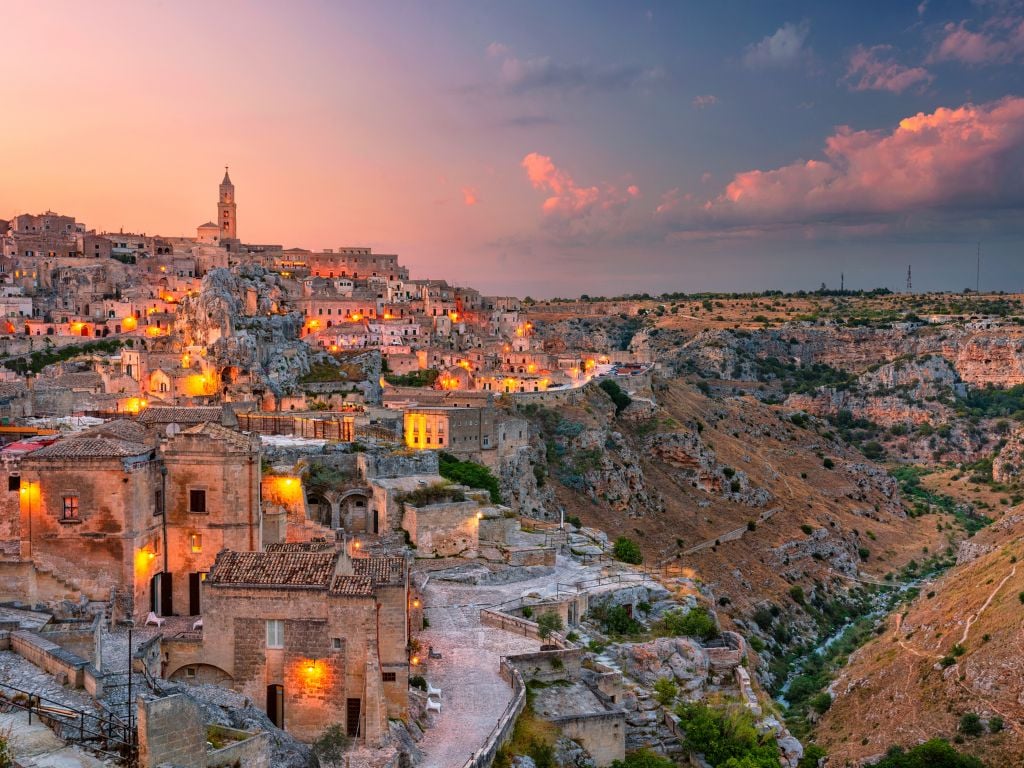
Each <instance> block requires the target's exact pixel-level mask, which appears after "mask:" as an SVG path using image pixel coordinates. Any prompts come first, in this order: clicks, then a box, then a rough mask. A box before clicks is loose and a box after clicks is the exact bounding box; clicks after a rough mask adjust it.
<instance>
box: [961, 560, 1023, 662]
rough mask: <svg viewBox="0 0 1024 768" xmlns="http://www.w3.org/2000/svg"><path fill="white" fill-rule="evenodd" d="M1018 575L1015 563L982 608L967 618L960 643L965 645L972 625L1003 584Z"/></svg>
mask: <svg viewBox="0 0 1024 768" xmlns="http://www.w3.org/2000/svg"><path fill="white" fill-rule="evenodd" d="M1016 575H1017V566H1016V565H1014V566H1013V568H1012V569H1011V570H1010V572H1009V573H1008V574H1006V575H1005V576H1003V580H1002V581H1000V582H999V583H998V584H997V585H996V588H995V589H993V590H992V593H991V594H990V595H989V596H988V599H986V600H985V602H984V603H983V604H982V606H981V608H979V609H978V612H977V613H975V614H974V615H973V616H971V617H970V618H969V619H967V626H965V627H964V633H963V634H962V635H961V636H960V645H963V644H964V643H966V642H967V636H968V635H969V634H970V632H971V625H973V624H974V622H975V621H977V620H978V618H979V617H980V616H981V614H983V613H984V612H985V609H986V608H988V606H989V604H990V603H991V602H992V599H993V598H994V597H995V596H996V593H997V592H999V590H1000V589H1002V588H1003V585H1004V584H1005V583H1006V582H1008V581H1009V580H1010V579H1011V578H1013V577H1014V576H1016Z"/></svg>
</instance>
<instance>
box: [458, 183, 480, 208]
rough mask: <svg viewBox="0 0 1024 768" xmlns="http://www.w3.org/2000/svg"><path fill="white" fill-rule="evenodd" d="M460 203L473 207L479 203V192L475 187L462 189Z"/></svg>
mask: <svg viewBox="0 0 1024 768" xmlns="http://www.w3.org/2000/svg"><path fill="white" fill-rule="evenodd" d="M462 202H463V203H465V204H466V205H468V206H474V205H476V204H477V203H479V202H480V192H479V191H478V190H477V189H476V187H463V188H462Z"/></svg>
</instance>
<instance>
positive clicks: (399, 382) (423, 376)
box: [384, 368, 440, 387]
mask: <svg viewBox="0 0 1024 768" xmlns="http://www.w3.org/2000/svg"><path fill="white" fill-rule="evenodd" d="M439 375H440V371H436V370H434V369H433V368H425V369H423V370H421V371H412V372H410V373H406V374H402V375H401V376H399V375H395V374H390V375H389V374H385V375H384V381H386V382H387V383H388V384H391V385H393V386H396V387H432V386H434V382H435V381H437V377H438V376H439Z"/></svg>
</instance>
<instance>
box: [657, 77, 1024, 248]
mask: <svg viewBox="0 0 1024 768" xmlns="http://www.w3.org/2000/svg"><path fill="white" fill-rule="evenodd" d="M673 192H674V195H673V193H669V198H668V199H666V198H663V201H662V204H661V205H660V206H659V207H658V209H657V211H656V217H660V218H662V219H663V220H664V221H665V222H666V223H668V224H669V225H670V226H674V227H679V228H682V229H702V228H703V229H728V228H734V227H735V228H742V227H748V226H751V225H756V224H760V225H764V226H771V227H782V226H794V225H797V226H807V225H810V224H816V223H828V222H845V223H847V224H859V223H864V222H866V221H875V220H878V219H884V218H891V217H893V216H896V215H902V214H909V213H914V212H921V211H937V210H955V209H961V210H970V209H975V208H977V209H984V208H986V207H988V208H991V207H994V206H998V207H1000V208H1007V207H1013V206H1017V207H1020V206H1024V98H1018V97H1007V98H1004V99H1001V100H999V101H995V102H990V103H987V104H981V105H977V106H976V105H973V104H965V105H963V106H961V107H958V108H955V109H949V108H940V109H937V110H935V111H934V112H932V113H930V114H925V113H918V114H916V115H913V116H911V117H907V118H905V119H903V120H901V121H900V122H899V124H898V125H897V126H896V128H895V129H893V130H891V131H854V130H852V129H850V128H848V127H845V126H843V127H840V128H838V129H836V131H835V133H833V134H832V135H831V136H829V137H828V139H827V140H826V141H825V150H824V157H823V158H822V159H812V160H807V161H798V162H795V163H792V164H790V165H786V166H782V167H781V168H775V169H772V170H765V171H763V170H750V171H745V172H742V173H738V174H736V175H735V176H734V177H733V179H732V181H731V182H730V183H729V184H728V185H727V186H726V188H725V189H724V190H723V191H722V192H721V194H719V195H718V196H717V197H714V198H712V199H709V200H707V201H705V202H704V203H703V204H691V205H687V204H685V202H684V201H683V200H682V199H681V198H680V197H679V195H678V190H674V191H673Z"/></svg>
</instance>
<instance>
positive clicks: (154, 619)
mask: <svg viewBox="0 0 1024 768" xmlns="http://www.w3.org/2000/svg"><path fill="white" fill-rule="evenodd" d="M165 621H167V619H164V618H162V617H160V616H157V615H156V614H155V613H153V612H152V611H150V612H149V615H148V616H147V617H146V623H145V625H144V626H147V627H148V626H149V625H150V624H156V626H157V629H159V628H160V627H162V626H163V625H164V622H165Z"/></svg>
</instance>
